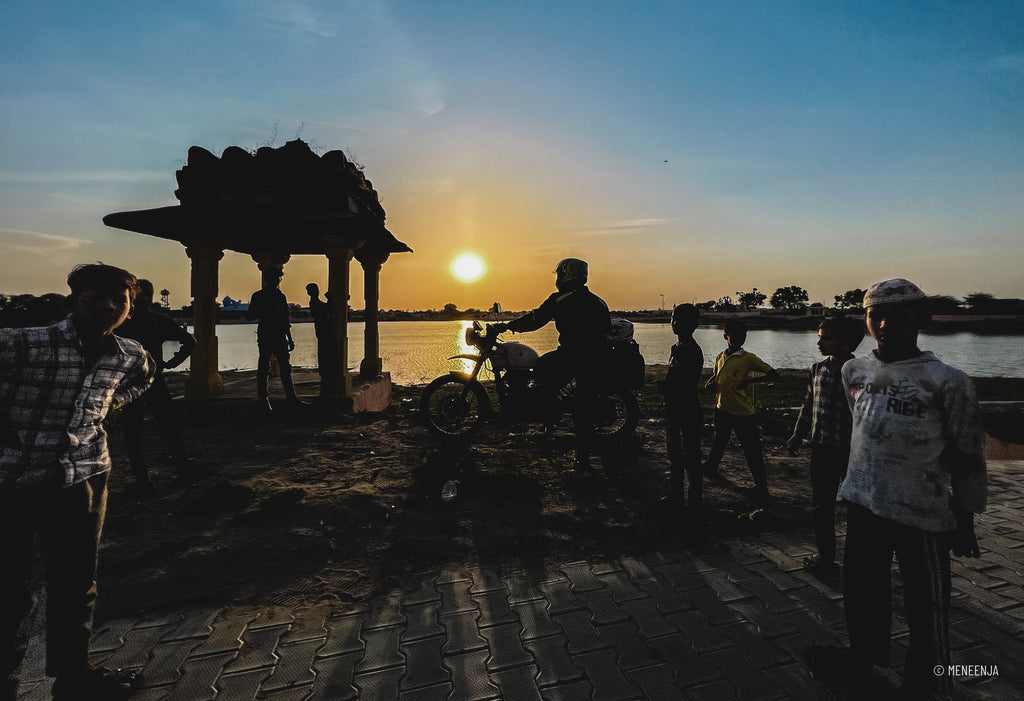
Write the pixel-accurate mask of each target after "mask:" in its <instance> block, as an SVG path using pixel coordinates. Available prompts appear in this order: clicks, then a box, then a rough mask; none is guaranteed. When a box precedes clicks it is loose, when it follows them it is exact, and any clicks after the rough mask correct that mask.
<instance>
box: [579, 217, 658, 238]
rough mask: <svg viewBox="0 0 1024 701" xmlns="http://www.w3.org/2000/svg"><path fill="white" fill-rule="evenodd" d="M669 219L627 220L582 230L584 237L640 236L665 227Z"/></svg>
mask: <svg viewBox="0 0 1024 701" xmlns="http://www.w3.org/2000/svg"><path fill="white" fill-rule="evenodd" d="M668 222H669V220H668V219H658V218H654V217H651V218H647V219H642V218H641V219H625V220H622V221H614V222H608V223H607V224H601V225H599V226H595V227H591V228H587V229H582V230H581V231H580V234H582V235H583V236H595V237H596V236H621V235H622V234H639V233H641V232H643V231H646V230H649V229H655V228H658V227H660V226H664V225H665V224H667V223H668Z"/></svg>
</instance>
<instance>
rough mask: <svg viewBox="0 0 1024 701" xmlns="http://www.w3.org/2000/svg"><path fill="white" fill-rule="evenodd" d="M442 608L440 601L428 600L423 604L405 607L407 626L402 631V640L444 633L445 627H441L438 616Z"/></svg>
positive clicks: (430, 636)
mask: <svg viewBox="0 0 1024 701" xmlns="http://www.w3.org/2000/svg"><path fill="white" fill-rule="evenodd" d="M440 608H441V602H440V601H427V602H425V603H422V604H414V605H412V606H406V607H405V609H403V610H404V611H405V619H406V627H405V631H404V632H403V633H402V641H403V642H406V641H412V640H420V639H422V638H432V637H434V636H435V635H441V634H443V633H444V628H442V627H441V623H440V621H439V620H438V616H437V612H438V610H439V609H440Z"/></svg>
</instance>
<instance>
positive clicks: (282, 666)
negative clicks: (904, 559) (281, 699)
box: [263, 639, 323, 691]
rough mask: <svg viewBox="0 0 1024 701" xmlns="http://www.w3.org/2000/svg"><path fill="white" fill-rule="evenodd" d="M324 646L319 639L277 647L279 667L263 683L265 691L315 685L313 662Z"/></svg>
mask: <svg viewBox="0 0 1024 701" xmlns="http://www.w3.org/2000/svg"><path fill="white" fill-rule="evenodd" d="M321 645H323V642H322V641H320V640H318V639H313V640H305V641H303V642H300V643H291V644H290V645H278V646H277V657H278V660H277V665H276V666H275V667H274V673H273V674H272V675H271V677H270V678H269V679H267V681H265V682H264V683H263V689H264V690H265V691H269V690H274V689H283V688H285V687H289V686H304V685H308V684H312V683H313V677H314V675H313V666H312V665H313V660H314V659H316V651H317V650H318V649H319V648H320V646H321Z"/></svg>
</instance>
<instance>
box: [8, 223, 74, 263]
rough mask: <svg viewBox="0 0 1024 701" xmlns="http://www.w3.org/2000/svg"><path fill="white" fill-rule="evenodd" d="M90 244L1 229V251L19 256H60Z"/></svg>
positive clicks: (65, 237)
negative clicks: (7, 251)
mask: <svg viewBox="0 0 1024 701" xmlns="http://www.w3.org/2000/svg"><path fill="white" fill-rule="evenodd" d="M90 243H92V242H91V241H86V240H84V239H76V238H71V237H69V236H55V235H53V234H42V233H39V232H38V231H18V230H16V229H0V250H9V251H12V252H14V253H19V254H26V253H27V254H29V255H35V256H46V257H50V256H59V255H61V254H65V253H69V252H71V251H76V250H78V249H80V248H82V247H83V246H84V245H86V244H90Z"/></svg>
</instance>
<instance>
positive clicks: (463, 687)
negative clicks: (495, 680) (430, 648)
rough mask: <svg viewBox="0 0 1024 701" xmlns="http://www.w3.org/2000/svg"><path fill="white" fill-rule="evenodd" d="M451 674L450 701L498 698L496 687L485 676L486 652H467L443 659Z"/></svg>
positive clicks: (476, 700) (478, 700)
mask: <svg viewBox="0 0 1024 701" xmlns="http://www.w3.org/2000/svg"><path fill="white" fill-rule="evenodd" d="M444 666H445V667H447V668H448V669H449V670H451V673H452V695H451V696H450V697H449V698H450V699H452V701H484V700H485V699H493V698H497V697H498V695H499V694H498V687H497V686H495V685H494V684H492V683H491V680H490V678H488V676H487V651H486V650H481V651H479V652H467V653H463V654H461V655H450V656H448V657H445V658H444Z"/></svg>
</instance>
